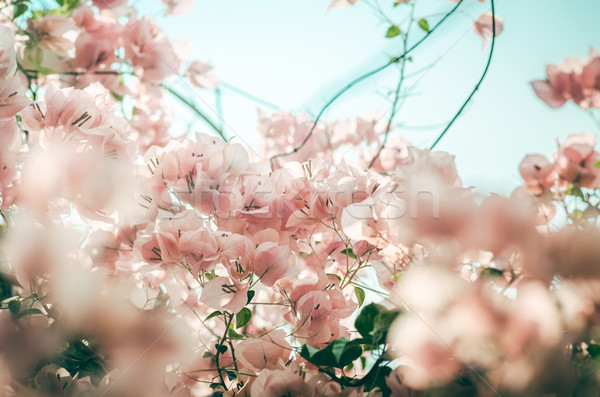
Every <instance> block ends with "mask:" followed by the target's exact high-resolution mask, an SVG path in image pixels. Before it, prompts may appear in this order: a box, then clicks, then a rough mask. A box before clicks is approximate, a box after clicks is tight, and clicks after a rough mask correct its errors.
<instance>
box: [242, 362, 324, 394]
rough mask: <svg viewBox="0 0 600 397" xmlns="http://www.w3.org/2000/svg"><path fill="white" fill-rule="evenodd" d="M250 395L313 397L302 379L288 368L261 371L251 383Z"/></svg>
mask: <svg viewBox="0 0 600 397" xmlns="http://www.w3.org/2000/svg"><path fill="white" fill-rule="evenodd" d="M250 393H251V395H253V396H263V397H281V396H296V397H310V396H314V395H315V394H314V390H311V388H310V387H308V385H307V384H306V383H305V382H304V379H302V377H300V375H299V374H298V373H296V372H293V371H292V370H291V369H290V368H285V369H282V370H279V369H277V370H271V369H265V370H263V371H262V372H261V373H260V374H259V375H258V377H257V378H256V379H255V380H254V382H253V383H252V388H251V389H250Z"/></svg>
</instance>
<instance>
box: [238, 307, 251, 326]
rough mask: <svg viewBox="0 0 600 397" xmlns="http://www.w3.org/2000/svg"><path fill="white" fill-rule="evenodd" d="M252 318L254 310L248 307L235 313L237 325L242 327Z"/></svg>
mask: <svg viewBox="0 0 600 397" xmlns="http://www.w3.org/2000/svg"><path fill="white" fill-rule="evenodd" d="M251 318H252V312H251V311H250V309H248V308H247V307H244V308H243V309H242V310H240V312H239V313H238V314H236V315H235V327H236V328H241V327H243V326H244V325H246V324H248V322H249V321H250V319H251Z"/></svg>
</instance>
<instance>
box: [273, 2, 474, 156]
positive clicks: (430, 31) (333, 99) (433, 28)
mask: <svg viewBox="0 0 600 397" xmlns="http://www.w3.org/2000/svg"><path fill="white" fill-rule="evenodd" d="M462 3H464V2H463V1H461V2H459V3H458V4H456V5H455V6H454V7H453V8H452V9H451V10H450V11H449V12H448V13H447V14H446V15H445V16H444V17H443V18H442V19H440V20H439V22H438V23H436V24H435V25H434V26H433V27H432V28H431V29H430V30H429V31H428V32H427V33H426V34H425V36H423V37H422V38H421V39H420V40H419V41H417V42H416V43H415V44H414V45H413V46H412V47H410V48H409V49H408V50H406V51H405V52H404V53H403V54H401V55H400V56H397V57H394V58H392V59H390V60H389V61H388V62H387V63H385V64H383V65H381V66H379V67H378V68H376V69H373V70H371V71H370V72H367V73H365V74H363V75H362V76H359V77H357V78H356V79H354V80H352V81H351V82H350V83H348V84H347V85H346V86H345V87H344V88H342V89H341V90H340V91H338V92H337V93H336V94H335V95H334V96H333V97H332V98H331V99H330V100H329V101H328V102H327V103H326V104H325V106H323V107H322V108H321V111H319V114H318V115H317V117H316V119H315V121H314V123H313V125H312V127H311V129H310V131H309V132H308V134H307V135H306V137H305V138H304V140H303V141H302V142H300V144H299V145H298V146H296V147H295V148H294V149H293V150H291V151H289V152H286V153H279V154H276V155H274V156H272V157H271V158H270V161H271V162H273V160H275V159H276V158H278V157H285V156H289V155H292V154H294V153H296V152H298V151H299V150H300V149H302V147H304V145H306V143H307V142H308V140H309V139H310V137H311V136H312V134H313V132H314V131H315V128H316V127H317V124H318V122H319V120H320V119H321V116H323V113H325V110H327V109H328V108H329V106H331V105H332V104H333V103H334V102H335V101H336V100H337V99H338V98H339V97H341V96H342V95H343V94H344V93H345V92H346V91H348V90H349V89H351V88H352V87H354V86H355V85H357V84H358V83H360V82H362V81H364V80H366V79H368V78H369V77H371V76H374V75H376V74H377V73H379V72H381V71H383V70H385V69H387V68H388V67H390V66H391V65H394V64H396V63H398V62H400V61H401V60H402V59H404V58H405V57H407V56H408V54H410V53H411V52H413V51H414V50H415V49H416V48H417V47H418V46H419V45H421V43H423V42H424V41H425V40H426V39H427V38H428V37H429V36H430V35H431V34H432V33H433V32H435V31H436V30H437V29H438V28H439V27H440V25H442V24H443V23H444V22H445V21H446V20H447V19H448V18H449V17H450V16H451V15H452V14H454V12H455V11H456V10H457V9H458V8H459V7H460V6H461V4H462Z"/></svg>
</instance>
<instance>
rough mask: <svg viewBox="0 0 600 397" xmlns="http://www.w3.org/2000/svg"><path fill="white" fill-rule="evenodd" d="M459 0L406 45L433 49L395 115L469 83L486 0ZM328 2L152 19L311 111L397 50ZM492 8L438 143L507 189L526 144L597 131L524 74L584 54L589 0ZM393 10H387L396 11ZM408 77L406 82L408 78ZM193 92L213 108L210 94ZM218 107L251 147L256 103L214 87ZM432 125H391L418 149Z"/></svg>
mask: <svg viewBox="0 0 600 397" xmlns="http://www.w3.org/2000/svg"><path fill="white" fill-rule="evenodd" d="M372 1H374V0H372ZM379 1H380V3H381V4H382V5H385V4H387V3H391V0H379ZM464 1H465V4H463V5H462V6H461V7H462V9H463V10H465V12H464V13H462V14H458V15H455V16H453V17H452V19H451V20H449V21H448V22H447V24H445V25H444V26H443V28H440V29H439V30H438V31H437V32H435V33H434V34H433V35H432V36H431V37H430V39H429V40H428V42H427V44H426V45H423V46H422V47H421V48H420V49H419V50H417V51H416V52H415V53H414V55H413V58H414V62H413V64H412V65H411V68H412V70H419V69H422V68H423V67H426V66H427V65H429V64H431V63H432V62H434V61H436V60H437V59H438V58H439V57H440V56H441V55H442V54H443V57H442V58H441V61H440V62H438V63H437V64H436V65H435V66H434V67H433V68H432V69H431V70H430V71H429V72H428V73H427V74H426V75H425V76H424V77H423V78H421V79H420V80H419V82H418V84H417V85H416V86H415V87H414V88H413V89H412V90H411V92H412V96H411V98H410V99H409V100H408V101H407V102H406V103H405V105H404V106H403V108H402V109H401V110H400V112H399V113H398V118H397V122H399V123H404V124H406V125H411V126H422V125H437V124H440V123H443V122H444V121H447V120H449V119H450V118H451V117H452V115H453V114H454V113H455V112H456V110H457V109H458V108H459V107H460V105H461V104H462V102H463V101H464V100H465V98H466V96H467V95H468V93H469V92H470V90H471V89H472V88H473V86H474V84H475V83H476V81H477V80H478V78H479V75H480V73H481V71H482V69H483V66H484V64H485V61H486V57H487V49H485V50H483V49H482V46H481V40H480V38H479V37H478V36H476V35H475V34H473V33H471V32H470V31H469V29H470V26H471V24H472V20H473V19H474V18H476V17H477V16H478V15H479V14H480V13H481V12H485V11H488V10H489V7H490V6H489V2H485V3H483V4H481V3H478V2H476V1H475V0H464ZM157 3H158V2H155V1H149V2H147V3H146V2H145V1H144V2H143V3H142V2H141V1H140V2H138V3H137V4H138V8H139V9H141V10H142V12H149V13H150V14H152V15H154V16H158V15H159V11H158V7H157ZM420 4H421V6H420V8H418V10H417V14H418V15H427V14H430V13H432V12H436V11H443V10H447V9H449V7H451V6H452V5H451V4H450V3H448V2H447V1H444V0H421V1H420ZM327 5H328V0H252V1H247V0H198V1H196V8H195V11H194V12H193V13H192V14H191V15H187V16H177V17H169V18H158V19H159V23H160V25H161V26H162V27H163V29H164V30H165V32H166V33H167V34H168V35H169V36H172V37H175V38H181V39H187V40H189V41H191V52H190V58H191V59H199V60H209V61H211V62H212V63H213V64H214V66H215V67H216V68H217V70H218V71H219V74H220V77H221V79H222V80H223V81H225V82H228V83H231V84H234V85H236V86H238V87H240V88H242V89H244V90H246V91H248V92H251V93H253V94H254V95H257V96H259V97H262V98H264V99H266V100H268V101H270V102H272V103H275V104H277V105H279V106H281V107H282V108H284V109H288V110H293V111H301V110H305V109H306V110H308V111H310V112H312V113H313V114H315V113H317V112H318V110H319V109H320V107H321V106H322V105H323V104H324V103H325V102H326V101H327V100H328V99H329V98H330V97H331V96H332V95H333V94H334V93H335V92H336V91H337V90H338V89H339V88H341V87H342V86H343V85H344V84H345V83H347V82H348V81H350V80H352V79H353V78H354V77H356V76H359V75H360V74H362V73H364V72H365V71H367V70H369V69H371V68H373V67H374V66H378V65H380V64H381V63H382V62H385V61H386V60H387V59H389V55H392V54H397V53H399V48H400V42H399V41H398V40H397V39H391V40H390V39H385V38H384V37H383V36H384V33H385V31H386V29H387V26H388V24H386V23H384V22H381V20H380V18H378V17H377V16H376V15H375V14H374V13H373V12H372V11H371V9H370V8H369V7H367V6H366V5H365V4H361V3H360V2H359V4H358V5H357V6H355V7H350V8H346V9H342V10H331V11H326V9H327ZM496 5H497V7H496V8H497V13H498V15H500V16H502V17H503V18H504V22H505V31H504V32H503V33H502V35H500V36H499V37H498V40H497V46H496V52H495V55H494V60H493V63H492V67H491V70H490V72H489V74H488V77H487V79H486V81H485V82H484V84H483V86H482V88H481V90H480V91H479V93H478V94H477V95H476V96H475V98H474V100H473V101H472V103H471V105H470V106H469V107H468V108H467V109H466V111H465V112H464V113H463V116H462V117H461V118H460V119H459V120H458V121H457V122H456V123H455V125H454V126H453V127H452V129H451V130H450V131H449V132H448V134H447V135H446V137H445V138H444V140H443V141H442V142H441V143H440V144H439V145H438V149H439V150H445V151H448V152H450V153H452V154H455V155H456V160H457V164H458V168H459V172H460V174H461V176H462V177H463V181H464V183H465V184H466V185H475V186H477V187H479V188H481V189H482V190H483V191H495V192H499V193H503V194H508V193H509V192H510V191H511V190H512V189H513V188H514V187H515V186H516V185H518V184H519V183H520V178H519V176H518V164H519V162H520V160H521V158H522V157H523V156H524V155H525V154H526V153H529V152H539V153H543V154H547V155H551V153H552V151H553V150H554V148H555V146H556V138H557V137H564V136H566V135H568V134H570V133H576V132H582V131H589V132H593V133H596V127H595V126H594V124H593V123H592V122H591V118H590V117H589V115H587V114H586V113H584V112H583V111H581V110H579V109H578V108H577V107H576V106H574V105H572V104H568V105H567V106H565V107H564V108H562V109H560V110H551V109H549V108H548V107H547V106H545V105H544V104H543V103H542V102H541V101H539V100H538V99H537V98H536V97H535V95H534V94H533V91H532V90H531V88H530V86H529V81H531V80H534V79H537V78H543V77H544V70H545V65H546V64H547V63H550V62H554V63H556V62H560V61H561V60H562V59H563V58H565V57H567V56H577V57H585V56H587V53H588V51H589V48H590V46H596V47H599V48H600V22H599V17H600V1H598V0H570V1H564V0H496ZM400 8H401V7H398V8H397V9H395V10H392V12H391V13H390V16H392V17H394V15H401V14H402V10H400ZM434 22H435V19H433V20H432V22H431V23H432V24H433V23H434ZM395 73H396V72H395V71H394V70H390V71H388V72H385V73H382V74H381V75H378V76H376V77H373V78H371V79H370V80H368V81H366V82H364V83H362V84H361V85H360V86H359V87H357V88H355V89H353V90H352V91H350V92H349V93H347V94H346V95H345V96H344V97H343V98H342V99H340V100H339V101H338V102H337V103H336V104H335V105H334V106H332V108H331V109H330V110H329V111H328V112H327V113H326V114H325V117H324V119H325V120H334V119H335V118H338V117H353V116H356V115H359V114H361V113H363V112H365V111H368V110H371V109H375V108H379V109H380V110H381V111H382V112H384V111H387V110H388V108H389V104H388V103H387V102H386V101H385V100H383V99H382V98H381V97H380V96H379V95H378V94H377V91H378V90H379V91H382V90H385V89H388V88H391V87H392V86H393V84H394V78H395V76H396V74H395ZM414 81H415V80H414V79H413V80H412V81H410V80H409V81H408V83H407V84H408V85H407V87H411V86H412V84H413V83H414ZM182 88H183V87H182ZM199 95H201V96H202V98H204V99H205V100H206V102H207V104H208V105H209V106H210V107H211V108H212V109H214V105H213V103H214V102H213V97H212V94H210V93H206V92H200V93H199ZM223 107H224V115H225V119H226V121H227V123H228V126H229V127H230V130H229V135H233V132H232V131H235V133H237V134H239V135H240V136H241V138H242V139H243V140H244V141H246V142H248V143H249V144H250V145H251V146H255V147H256V144H257V142H258V135H257V133H256V128H255V120H256V109H257V105H256V104H255V103H252V102H250V101H248V100H247V99H245V98H243V97H241V96H239V95H237V94H235V93H232V92H230V91H228V90H223ZM205 109H206V112H207V113H208V114H212V111H211V110H210V109H209V108H208V107H206V106H205ZM213 118H216V116H215V115H214V114H213ZM441 129H443V127H436V128H433V129H430V130H413V129H411V130H406V131H400V134H402V135H403V136H405V137H406V139H408V140H410V141H411V142H413V143H414V144H417V145H420V146H421V147H425V146H429V144H430V143H431V142H432V141H433V140H434V138H435V136H437V134H439V132H440V131H441ZM207 131H208V130H207Z"/></svg>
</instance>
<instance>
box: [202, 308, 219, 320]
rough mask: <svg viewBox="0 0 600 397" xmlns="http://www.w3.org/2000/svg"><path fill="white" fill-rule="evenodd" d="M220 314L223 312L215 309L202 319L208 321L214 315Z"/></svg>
mask: <svg viewBox="0 0 600 397" xmlns="http://www.w3.org/2000/svg"><path fill="white" fill-rule="evenodd" d="M222 314H223V313H221V312H220V311H218V310H216V311H214V312H212V313H211V314H209V315H208V316H207V317H206V319H205V320H204V321H208V320H210V319H211V318H215V317H217V316H220V315H222Z"/></svg>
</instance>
